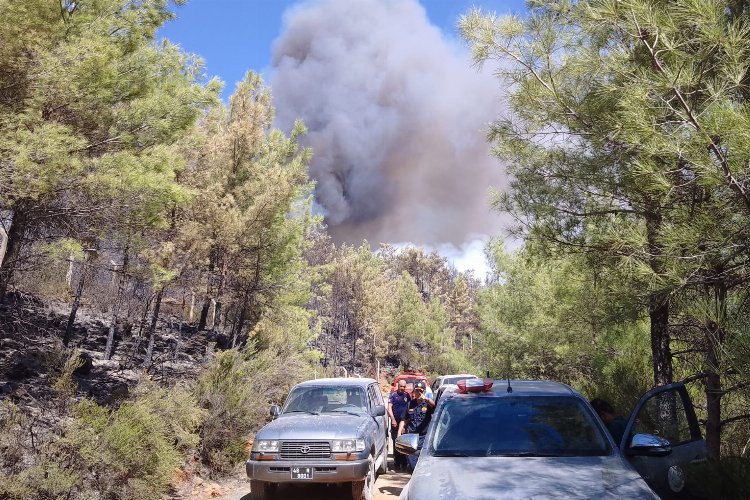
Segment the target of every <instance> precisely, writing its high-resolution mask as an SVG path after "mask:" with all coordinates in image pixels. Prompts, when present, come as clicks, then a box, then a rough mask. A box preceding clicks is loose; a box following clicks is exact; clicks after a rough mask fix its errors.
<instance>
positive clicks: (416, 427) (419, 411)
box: [398, 381, 435, 471]
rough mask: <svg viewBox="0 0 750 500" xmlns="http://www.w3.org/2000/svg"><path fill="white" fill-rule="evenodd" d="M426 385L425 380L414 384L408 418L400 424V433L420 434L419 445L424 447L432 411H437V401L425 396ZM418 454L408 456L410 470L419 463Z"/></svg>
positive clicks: (419, 447)
mask: <svg viewBox="0 0 750 500" xmlns="http://www.w3.org/2000/svg"><path fill="white" fill-rule="evenodd" d="M425 392H426V386H425V383H424V382H421V381H420V382H417V383H416V384H414V391H413V394H414V397H413V398H412V400H411V402H410V403H409V409H408V410H407V411H406V418H405V419H404V420H403V421H402V422H401V423H400V424H399V426H398V434H399V436H400V435H401V434H404V433H406V434H419V446H418V449H421V448H422V444H423V443H424V437H425V434H427V426H429V425H430V420H431V419H432V412H433V411H435V402H434V401H433V400H431V399H429V398H427V397H425ZM417 458H418V457H417V456H415V455H410V456H409V457H407V462H408V464H409V470H411V471H413V470H414V467H416V465H417Z"/></svg>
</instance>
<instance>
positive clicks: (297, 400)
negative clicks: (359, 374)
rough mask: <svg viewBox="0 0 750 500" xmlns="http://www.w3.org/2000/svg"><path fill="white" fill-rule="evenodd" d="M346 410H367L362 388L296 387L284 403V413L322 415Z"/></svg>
mask: <svg viewBox="0 0 750 500" xmlns="http://www.w3.org/2000/svg"><path fill="white" fill-rule="evenodd" d="M339 409H344V410H350V411H351V410H366V409H367V406H366V399H365V397H364V392H363V390H362V388H361V387H341V386H325V387H311V386H306V387H295V388H294V389H293V390H292V392H291V393H289V397H287V398H286V402H285V403H284V408H283V413H289V412H294V411H301V412H313V413H322V412H330V411H336V410H339Z"/></svg>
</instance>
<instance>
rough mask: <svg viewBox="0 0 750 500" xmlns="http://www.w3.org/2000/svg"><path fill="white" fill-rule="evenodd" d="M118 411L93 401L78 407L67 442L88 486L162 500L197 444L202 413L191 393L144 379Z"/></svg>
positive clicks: (128, 496) (121, 495)
mask: <svg viewBox="0 0 750 500" xmlns="http://www.w3.org/2000/svg"><path fill="white" fill-rule="evenodd" d="M135 394H136V398H135V399H134V400H133V401H129V402H126V403H124V404H123V405H122V406H120V408H118V409H117V410H115V411H110V410H108V409H107V408H104V407H101V406H99V405H97V404H96V403H94V402H92V401H90V400H83V401H81V402H80V403H79V404H78V405H77V406H76V407H75V408H74V411H73V413H74V420H73V421H72V422H71V424H70V425H69V426H68V429H67V433H66V436H65V438H64V442H65V444H66V445H67V446H68V447H69V448H70V449H72V450H74V452H75V454H77V457H78V463H77V466H78V467H80V468H81V470H82V471H85V472H84V473H85V482H86V488H87V489H88V488H89V485H90V489H93V490H95V491H97V492H98V493H99V494H100V495H101V496H103V497H106V498H116V499H134V500H135V499H143V498H159V497H160V496H161V495H163V494H164V493H165V491H166V489H167V486H168V484H169V481H170V480H171V478H172V475H173V474H174V471H175V470H176V469H177V467H178V466H179V465H180V463H181V462H182V458H183V455H182V453H181V451H185V450H187V449H188V448H189V447H191V446H195V444H196V443H197V435H196V434H195V431H196V429H197V427H198V425H199V423H200V421H201V412H200V410H199V409H198V408H197V406H196V403H195V400H194V399H193V398H192V396H191V395H190V393H188V392H187V391H184V390H182V389H177V388H175V389H171V390H167V389H163V388H158V387H156V386H154V385H153V384H150V383H146V384H144V385H142V386H141V387H139V388H137V389H136V391H135Z"/></svg>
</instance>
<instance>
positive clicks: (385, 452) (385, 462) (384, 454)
mask: <svg viewBox="0 0 750 500" xmlns="http://www.w3.org/2000/svg"><path fill="white" fill-rule="evenodd" d="M381 456H382V457H383V463H381V464H380V467H378V476H379V475H381V474H388V441H386V442H385V448H384V449H383V452H382V453H381Z"/></svg>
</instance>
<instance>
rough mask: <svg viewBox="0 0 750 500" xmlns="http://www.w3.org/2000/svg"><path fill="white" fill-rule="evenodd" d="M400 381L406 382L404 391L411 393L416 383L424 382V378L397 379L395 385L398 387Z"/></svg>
mask: <svg viewBox="0 0 750 500" xmlns="http://www.w3.org/2000/svg"><path fill="white" fill-rule="evenodd" d="M402 380H403V381H404V382H406V390H407V391H408V392H411V391H412V389H414V384H416V383H417V382H424V381H425V379H424V377H399V378H398V379H397V381H396V385H398V382H400V381H402Z"/></svg>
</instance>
